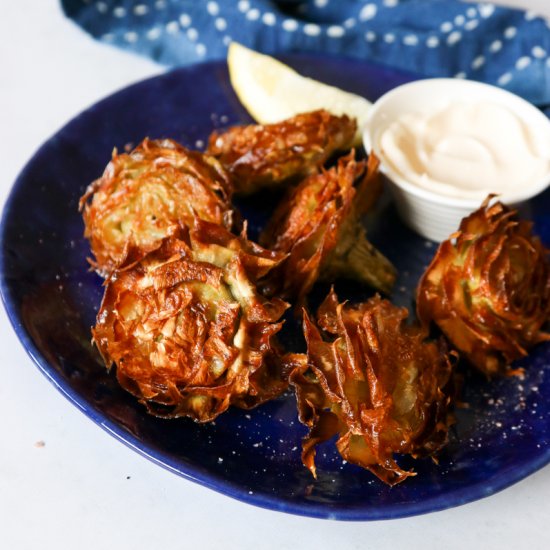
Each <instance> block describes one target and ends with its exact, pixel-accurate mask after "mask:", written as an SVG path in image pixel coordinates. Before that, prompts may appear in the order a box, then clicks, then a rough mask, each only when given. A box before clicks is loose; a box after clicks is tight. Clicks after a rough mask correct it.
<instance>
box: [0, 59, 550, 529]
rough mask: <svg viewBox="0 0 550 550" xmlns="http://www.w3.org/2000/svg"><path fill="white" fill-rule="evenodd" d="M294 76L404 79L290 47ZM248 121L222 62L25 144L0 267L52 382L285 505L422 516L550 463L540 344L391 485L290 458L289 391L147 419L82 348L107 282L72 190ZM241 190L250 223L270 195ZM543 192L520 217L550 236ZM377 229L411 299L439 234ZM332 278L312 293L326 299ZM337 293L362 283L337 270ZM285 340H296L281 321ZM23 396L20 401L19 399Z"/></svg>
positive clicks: (153, 441)
mask: <svg viewBox="0 0 550 550" xmlns="http://www.w3.org/2000/svg"><path fill="white" fill-rule="evenodd" d="M285 60H286V61H287V62H289V63H290V64H291V65H293V66H295V67H296V68H297V69H298V70H299V71H300V72H302V73H304V74H307V75H311V76H313V77H315V78H318V79H319V80H322V81H325V82H328V83H331V84H335V85H339V86H340V87H342V88H345V89H348V90H350V91H352V92H356V93H359V94H362V95H364V96H365V97H367V98H369V99H371V100H375V99H376V98H377V97H379V96H380V95H381V94H382V93H384V92H386V91H387V90H389V89H391V88H393V87H394V86H396V85H398V84H402V83H404V82H406V81H408V80H411V79H412V78H413V77H412V76H411V75H406V74H403V73H400V72H396V71H393V70H390V69H387V68H384V67H381V66H377V65H372V64H368V63H364V62H361V61H353V60H348V59H342V58H331V57H312V56H306V55H296V56H290V57H287V58H285ZM249 120H250V119H249V117H248V115H247V114H246V112H245V111H244V110H243V108H242V107H241V105H240V103H239V101H238V100H237V98H236V97H235V95H234V93H233V91H232V89H231V86H230V84H229V80H228V74H227V70H226V66H225V63H222V62H215V63H208V64H204V65H197V66H193V67H189V68H183V69H179V70H176V71H173V72H171V73H168V74H165V75H162V76H159V77H155V78H152V79H150V80H146V81H144V82H141V83H139V84H136V85H134V86H130V87H129V88H126V89H125V90H122V91H120V92H118V93H116V94H114V95H112V96H110V97H108V98H107V99H105V100H103V101H101V102H99V103H97V104H96V105H94V106H93V107H91V108H90V109H88V110H87V111H84V112H83V113H82V114H81V115H80V116H78V117H76V118H75V119H74V120H72V121H71V122H69V124H67V125H66V126H65V127H64V128H63V129H62V130H60V131H59V132H58V133H57V134H56V135H55V136H53V137H52V138H51V139H50V140H48V141H47V142H46V143H45V144H44V145H43V146H42V147H41V149H40V150H39V151H38V152H37V153H36V154H35V156H34V157H33V158H32V160H31V161H30V162H29V164H28V165H27V166H26V167H25V168H24V170H23V171H22V173H21V175H20V176H19V178H18V179H17V181H16V183H15V185H14V187H13V190H12V192H11V195H10V197H9V200H8V202H7V204H6V207H5V210H4V216H3V220H2V227H1V247H0V267H1V291H2V298H3V300H4V304H5V306H6V309H7V311H8V314H9V317H10V319H11V322H12V323H13V326H14V328H15V331H16V332H17V335H18V336H19V338H20V340H21V342H22V343H23V346H24V347H25V349H26V350H27V351H28V353H29V355H30V356H31V357H32V359H33V360H34V361H35V363H36V364H37V366H38V367H39V368H40V370H41V371H42V372H43V373H44V374H45V375H46V376H47V377H48V378H49V379H50V380H51V382H52V383H53V384H54V385H55V386H56V387H57V388H58V389H59V390H60V391H61V392H62V393H63V394H64V395H65V396H66V397H68V398H69V399H70V400H71V401H72V402H73V403H74V404H75V405H76V406H78V408H80V409H81V410H82V411H83V412H84V413H85V414H86V415H88V416H89V417H90V418H91V419H92V420H93V421H94V422H96V423H97V424H99V425H100V426H101V427H102V428H104V429H105V430H107V431H108V432H109V433H110V434H112V435H114V436H115V437H116V438H118V439H119V440H121V441H122V442H124V443H126V444H127V445H129V446H130V447H131V448H132V449H135V450H136V451H138V452H139V453H141V454H143V455H144V456H146V457H147V458H149V459H151V460H153V461H154V462H156V463H157V464H160V465H161V466H164V467H165V468H168V469H169V470H171V471H173V472H175V473H177V474H179V475H181V476H184V477H186V478H188V479H191V480H193V481H196V482H198V483H201V484H202V485H205V486H207V487H210V488H212V489H214V490H216V491H219V492H221V493H224V494H226V495H229V496H231V497H234V498H237V499H240V500H242V501H245V502H248V503H250V504H255V505H258V506H263V507H266V508H271V509H274V510H281V511H285V512H290V513H294V514H301V515H307V516H314V517H320V518H337V519H347V520H376V519H387V518H397V517H404V516H410V515H415V514H423V513H426V512H432V511H435V510H440V509H443V508H448V507H451V506H457V505H459V504H464V503H466V502H470V501H472V500H476V499H479V498H482V497H485V496H487V495H490V494H492V493H495V492H496V491H499V490H501V489H503V488H505V487H507V486H508V485H510V484H512V483H514V482H516V481H518V480H520V479H522V478H524V477H525V476H527V475H529V474H531V473H532V472H534V471H535V470H537V469H539V468H541V467H542V466H544V465H545V464H546V463H548V462H549V461H550V365H549V363H550V346H548V345H546V346H539V347H538V348H537V349H535V350H534V351H533V353H532V354H531V355H530V357H529V358H528V359H526V360H525V361H521V362H520V364H521V365H522V366H524V367H526V372H527V375H526V378H525V379H524V380H521V381H520V380H518V379H517V378H507V379H504V380H500V381H497V382H495V383H493V384H490V383H488V382H486V381H485V380H484V379H483V378H482V377H480V376H477V375H475V374H471V375H468V379H467V380H466V389H465V391H464V396H463V398H464V400H465V401H467V402H468V403H469V408H468V409H461V410H460V411H459V412H458V422H457V424H456V426H455V428H454V430H453V433H452V434H451V436H452V437H451V443H450V444H449V446H448V447H447V449H446V450H445V452H444V453H443V454H442V455H441V457H440V462H439V465H435V464H434V463H433V462H432V461H430V460H419V461H414V460H412V459H409V458H407V457H402V459H400V463H401V464H402V465H403V466H405V467H414V469H415V470H416V471H417V472H418V475H417V476H416V477H414V478H410V479H408V480H407V481H406V482H405V483H403V484H402V485H400V486H397V487H394V488H389V487H386V486H385V485H384V484H382V483H381V482H380V481H378V480H377V479H376V478H374V477H373V476H372V475H371V474H370V473H369V472H367V471H364V470H362V469H360V468H358V467H355V466H353V465H350V464H345V463H344V462H343V461H342V459H341V458H340V457H339V455H338V454H337V452H336V450H335V448H334V445H333V444H332V443H328V444H325V445H324V446H322V447H320V449H319V452H318V471H319V479H318V480H317V481H314V480H313V478H312V477H311V476H310V474H309V472H308V471H307V470H306V469H305V468H304V467H303V466H302V465H301V462H300V440H301V438H302V437H303V436H304V434H305V432H306V430H305V428H304V427H303V426H302V425H300V423H299V422H298V420H297V417H296V408H295V402H294V398H293V396H292V395H290V394H288V395H285V396H283V397H281V398H279V399H277V400H275V401H273V402H271V403H268V404H266V405H265V406H263V407H261V408H258V409H256V410H254V411H251V412H246V411H241V410H231V411H229V412H228V413H226V414H224V415H222V416H221V417H219V418H218V419H217V420H216V422H212V423H211V424H209V425H198V424H195V423H193V422H191V421H189V420H186V419H179V420H171V421H167V420H161V419H158V418H154V417H151V416H149V415H148V414H147V413H146V412H145V410H144V409H143V407H142V406H140V405H139V404H138V403H137V402H136V401H135V400H134V399H133V398H132V397H131V396H130V395H128V394H127V393H126V392H124V391H123V390H121V389H120V388H119V387H118V385H117V384H116V381H115V379H114V377H113V375H112V373H111V374H108V373H107V372H106V370H105V367H104V366H103V364H102V362H101V360H100V358H99V356H98V354H97V352H96V350H95V349H94V348H93V347H92V346H91V345H90V326H91V325H92V324H93V323H94V318H95V313H96V311H97V308H98V306H99V303H100V299H101V295H102V288H101V280H100V279H99V278H98V277H97V276H96V275H95V274H94V273H91V272H90V271H88V269H87V263H86V257H87V256H88V255H89V247H88V243H87V242H86V241H85V240H84V239H83V237H82V233H83V225H82V220H81V218H80V215H79V213H78V210H77V207H78V199H79V197H80V196H81V195H82V193H83V192H84V189H85V188H86V186H87V185H88V183H90V182H91V181H92V180H93V179H95V178H96V177H98V176H99V175H100V174H101V173H102V171H103V168H104V167H105V165H106V163H107V162H108V160H109V158H110V155H111V151H112V150H113V147H117V148H118V149H119V150H122V149H123V148H124V147H125V146H126V145H128V144H131V145H132V144H133V145H135V144H137V143H139V142H140V141H141V139H142V138H143V137H145V136H149V137H151V138H161V137H171V138H174V139H176V140H177V141H180V142H182V143H183V144H185V145H187V146H191V147H200V146H202V145H203V144H204V143H205V141H206V139H207V137H208V135H209V133H210V132H211V131H212V130H213V129H214V128H216V127H223V126H227V125H229V124H235V123H244V122H248V121H249ZM271 202H273V201H269V200H267V199H266V197H262V196H258V197H255V198H253V199H252V200H250V201H247V202H242V203H241V204H240V205H239V206H240V207H241V208H242V210H243V213H244V215H245V217H247V218H249V219H250V220H251V222H252V225H253V229H256V230H257V228H258V227H259V226H260V225H261V224H262V223H263V222H265V216H266V215H267V212H268V209H269V206H270V203H271ZM549 206H550V194H549V193H546V194H544V195H543V196H542V197H539V199H537V201H536V202H535V203H534V204H533V205H532V211H531V213H530V215H531V217H532V219H533V220H535V227H536V230H537V232H538V233H539V234H540V235H542V237H543V240H545V242H546V244H547V245H548V243H549V240H550V213H549V212H550V208H549ZM370 235H371V238H372V240H373V241H375V243H376V244H377V245H378V246H379V247H380V248H381V249H382V250H383V251H384V252H385V253H386V254H387V255H388V256H389V257H390V258H391V259H392V260H393V261H394V262H395V264H396V266H397V267H398V269H399V272H400V276H399V280H398V281H397V285H396V291H395V293H394V297H393V299H394V301H396V302H397V303H399V304H403V305H407V306H409V307H411V306H412V300H413V292H414V287H415V285H416V281H417V280H418V277H419V275H420V273H421V272H422V270H423V269H424V267H425V266H426V265H427V263H428V262H429V260H430V258H431V256H432V254H433V253H434V250H435V247H434V245H433V243H430V242H426V241H424V240H423V239H421V238H419V237H417V236H416V235H414V234H412V233H411V232H409V231H408V230H407V229H406V228H405V227H403V226H402V225H401V223H400V222H399V220H398V218H397V215H396V213H395V210H394V208H393V205H392V204H391V202H390V203H388V204H387V205H385V206H383V207H382V211H381V212H380V215H379V219H378V221H377V222H376V223H374V226H373V228H372V230H371V233H370ZM324 291H326V287H325V288H323V287H321V288H319V289H317V292H316V294H317V295H318V296H321V295H322V294H323V292H324ZM337 291H338V293H339V295H340V297H341V298H350V299H355V300H357V299H363V298H365V297H366V296H368V294H369V291H368V290H367V289H364V288H362V287H360V286H358V285H353V284H351V283H348V282H344V281H339V282H338V283H337ZM286 337H287V340H286V341H287V342H291V343H292V342H296V345H299V344H298V342H299V338H298V337H297V334H296V327H294V328H292V327H291V326H290V325H289V328H287V334H286ZM22 399H24V397H22Z"/></svg>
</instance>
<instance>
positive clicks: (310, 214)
mask: <svg viewBox="0 0 550 550" xmlns="http://www.w3.org/2000/svg"><path fill="white" fill-rule="evenodd" d="M377 174H378V160H377V159H376V158H375V157H374V155H372V156H371V157H370V159H369V162H368V166H367V163H365V162H364V161H359V162H358V161H356V160H355V158H354V152H353V151H352V152H351V153H350V154H349V155H348V156H346V157H343V158H341V159H339V161H338V164H337V166H335V167H333V168H331V169H329V170H324V171H323V172H321V173H320V174H315V175H313V176H310V177H309V178H307V179H305V180H304V181H303V182H302V183H300V185H298V186H297V187H296V188H295V189H292V190H291V191H290V192H289V194H288V196H287V198H286V199H285V200H283V202H282V203H281V204H280V205H279V207H278V208H277V210H276V211H275V213H274V215H273V217H272V219H271V220H270V222H269V224H268V226H267V228H266V229H265V231H264V232H263V234H262V237H261V242H262V244H263V245H264V246H266V247H268V248H270V249H272V250H275V251H277V252H281V253H284V254H287V255H288V257H287V259H286V260H285V261H284V262H283V263H282V264H281V266H279V267H278V268H277V269H275V270H274V271H273V272H272V275H271V276H270V278H269V284H268V286H267V288H266V291H267V292H268V294H273V295H275V294H276V295H281V296H282V297H283V298H285V299H291V300H292V299H295V298H297V302H298V304H302V303H303V302H304V300H305V297H306V295H307V294H308V293H309V291H310V290H311V288H312V287H313V285H314V283H315V281H317V280H318V279H319V278H325V279H333V278H335V277H338V276H345V277H349V278H355V279H357V280H359V281H362V282H366V283H367V284H369V285H371V286H374V287H375V288H377V289H380V290H382V291H384V292H389V291H390V290H391V287H392V285H393V282H394V280H395V269H394V268H393V266H392V265H391V263H390V262H389V261H388V260H387V259H386V258H385V257H384V256H383V255H382V254H380V252H378V251H377V250H376V249H375V248H374V247H373V246H372V244H371V243H370V242H369V241H368V240H367V238H366V233H365V229H364V227H363V225H362V224H361V221H360V216H361V214H362V213H364V212H365V210H366V209H368V208H370V207H372V205H373V204H374V202H375V197H376V196H377V194H378V192H379V180H378V176H377ZM357 181H359V184H358V185H357V187H356V186H354V184H355V183H356V182H357Z"/></svg>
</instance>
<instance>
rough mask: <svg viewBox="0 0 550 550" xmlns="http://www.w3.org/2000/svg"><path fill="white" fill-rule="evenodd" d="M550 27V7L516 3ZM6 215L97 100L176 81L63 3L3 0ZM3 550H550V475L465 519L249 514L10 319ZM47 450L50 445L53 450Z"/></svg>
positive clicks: (1, 415) (4, 389) (467, 512)
mask: <svg viewBox="0 0 550 550" xmlns="http://www.w3.org/2000/svg"><path fill="white" fill-rule="evenodd" d="M504 3H509V4H516V5H523V6H529V7H532V8H535V9H538V10H539V11H546V13H547V14H548V15H550V2H547V0H539V1H533V0H532V1H529V0H523V2H522V1H521V0H515V1H509V2H504ZM0 4H1V11H0V75H1V76H0V166H1V168H2V170H1V171H2V177H1V179H0V204H3V203H4V201H5V199H6V197H7V194H8V192H9V190H10V186H11V184H12V182H13V181H14V179H15V177H16V176H17V173H18V172H19V170H20V169H21V168H22V166H23V165H24V164H25V162H26V161H27V160H28V159H29V157H30V156H31V154H32V153H33V152H34V151H35V150H36V148H37V147H38V146H39V145H40V144H41V143H42V142H43V141H44V140H45V139H46V138H48V137H49V136H50V135H51V134H52V133H53V132H54V131H55V130H57V129H58V128H59V127H61V126H62V125H63V124H64V123H65V122H66V121H67V120H69V119H70V118H71V117H73V116H74V115H76V114H77V113H78V112H80V111H81V110H82V109H83V108H84V107H86V106H88V105H90V104H91V103H94V102H95V101H96V100H97V99H99V98H101V97H103V96H105V95H107V94H109V93H111V92H112V91H114V90H117V89H119V88H121V87H123V86H125V85H127V84H128V83H130V82H133V81H136V80H139V79H142V78H144V77H147V76H150V75H154V74H157V73H159V72H161V71H162V68H161V67H159V66H157V65H155V64H154V63H152V62H149V61H147V60H144V59H141V58H138V57H134V56H132V55H128V54H125V53H122V52H120V51H118V50H116V49H112V48H109V47H106V46H103V45H101V44H98V43H97V42H94V41H92V40H91V39H90V38H88V37H87V36H86V35H85V34H84V33H83V32H81V31H80V30H79V29H78V28H77V27H75V26H74V25H73V24H71V23H70V22H69V21H68V20H66V19H64V17H63V15H62V13H61V10H60V9H59V7H58V4H57V2H56V1H55V0H34V1H32V0H14V1H11V2H8V1H7V0H2V2H1V3H0ZM0 426H1V428H0V433H1V436H0V548H3V549H10V550H19V549H31V548H33V549H34V548H41V549H50V548H52V549H53V548H56V549H59V550H63V549H68V548H75V549H81V550H85V549H94V550H98V549H103V548H109V549H111V548H116V549H117V550H125V549H132V550H136V549H137V550H139V549H142V548H148V549H159V548H176V549H179V548H186V549H187V548H201V549H202V548H204V549H206V550H209V549H211V548H224V549H232V548H235V549H240V550H247V549H258V548H261V549H275V548H276V549H278V550H283V549H290V548H301V549H304V550H305V549H309V548H311V549H313V548H315V549H321V548H339V549H348V548H349V549H353V548H357V549H359V548H361V549H363V548H369V549H370V548H376V549H377V550H385V549H392V550H394V549H400V548H407V549H416V548H422V549H426V550H429V549H432V548H434V549H435V548H444V549H455V548H456V549H459V548H460V549H461V550H462V549H464V548H484V549H487V550H490V549H497V548H498V549H499V550H501V549H503V548H517V549H524V548H529V549H542V548H550V534H549V523H550V498H549V497H550V467H546V468H544V469H543V470H541V471H539V472H537V473H536V474H534V475H532V476H530V477H529V478H527V479H525V480H523V481H522V482H520V483H518V484H516V485H514V486H513V487H510V488H509V489H507V490H505V491H503V492H501V493H499V494H497V495H494V496H492V497H490V498H486V499H484V500H481V501H477V502H474V503H471V504H468V505H465V506H462V507H459V508H454V509H451V510H447V511H443V512H438V513H434V514H429V515H425V516H420V517H414V518H409V519H402V520H394V521H387V522H372V523H345V522H334V521H324V520H314V519H308V518H301V517H295V516H291V515H287V514H283V513H277V512H271V511H268V510H263V509H259V508H255V507H253V506H250V505H247V504H242V503H240V502H237V501H235V500H232V499H230V498H228V497H225V496H222V495H220V494H218V493H215V492H213V491H211V490H208V489H205V488H203V487H201V486H199V485H196V484H194V483H192V482H190V481H187V480H184V479H182V478H180V477H177V476H175V475H174V474H172V473H169V472H168V471H166V470H164V469H162V468H160V467H158V466H156V465H154V464H153V463H151V462H149V461H148V460H146V459H145V458H143V457H141V456H139V455H138V454H136V453H135V452H133V451H131V450H130V449H128V448H127V447H126V446H124V445H122V444H121V443H119V442H118V441H116V440H115V439H114V438H112V437H110V436H109V435H108V434H107V433H105V432H104V431H103V430H101V429H100V428H98V427H97V426H96V425H95V424H93V423H92V422H91V421H90V420H88V418H87V417H85V416H84V415H83V414H82V413H81V412H80V411H79V410H77V409H76V408H75V407H74V406H73V405H71V404H70V403H69V402H68V401H67V400H66V399H64V398H63V397H62V396H61V394H60V393H58V391H57V390H56V389H55V388H54V387H53V386H52V385H51V384H50V383H49V382H48V381H47V380H46V378H45V377H44V376H43V375H42V374H41V373H40V372H39V371H38V369H37V368H36V367H35V366H34V364H33V363H32V361H31V360H30V359H29V357H28V356H27V355H26V353H25V351H24V350H23V348H22V346H21V345H20V343H19V342H18V340H17V338H16V336H15V333H14V332H13V330H12V328H11V325H10V323H9V321H8V319H7V317H6V314H5V312H4V310H3V308H2V309H1V311H0ZM39 442H43V445H41V444H40V443H39Z"/></svg>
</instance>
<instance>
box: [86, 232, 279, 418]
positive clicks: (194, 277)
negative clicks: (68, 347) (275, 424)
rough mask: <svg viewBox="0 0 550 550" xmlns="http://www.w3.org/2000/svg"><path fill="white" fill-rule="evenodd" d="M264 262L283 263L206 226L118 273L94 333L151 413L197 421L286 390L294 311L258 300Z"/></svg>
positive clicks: (108, 359)
mask: <svg viewBox="0 0 550 550" xmlns="http://www.w3.org/2000/svg"><path fill="white" fill-rule="evenodd" d="M213 233H215V236H216V239H215V242H211V239H210V238H209V237H210V236H211V235H212V234H213ZM256 254H257V255H256ZM254 258H256V260H257V264H258V265H257V266H254V265H253V263H254ZM266 261H271V262H273V263H276V261H277V257H276V255H274V254H273V253H272V252H269V251H263V250H261V249H260V247H258V246H257V245H251V244H250V243H248V242H247V241H246V240H245V239H244V237H235V236H234V235H232V234H231V233H229V232H227V231H225V230H223V229H222V228H220V227H219V226H215V225H214V224H209V223H207V222H200V223H198V224H197V226H196V227H195V228H194V229H192V230H188V229H181V230H180V231H179V233H178V234H177V235H174V236H172V237H168V238H166V239H164V240H163V241H162V243H161V246H159V247H158V248H157V249H156V250H155V251H154V252H151V253H150V254H148V255H147V256H146V257H145V258H143V259H142V260H141V261H140V262H138V263H137V264H134V265H131V266H128V267H126V268H125V269H121V270H118V271H116V272H115V273H114V274H113V275H112V276H111V277H110V279H109V280H108V281H107V283H106V290H105V295H104V298H103V302H102V304H101V308H100V311H99V313H98V316H97V323H96V326H95V327H94V328H93V330H92V332H93V339H94V342H95V343H96V345H97V347H98V348H99V350H100V352H101V354H102V356H103V358H104V360H105V363H106V364H107V365H108V366H109V365H112V364H114V365H116V375H117V378H118V380H119V382H120V384H121V385H122V386H123V387H124V388H125V389H126V390H128V391H129V392H131V393H132V394H134V395H135V396H136V397H138V398H139V400H140V401H141V402H142V403H144V404H145V405H146V406H147V407H148V409H149V411H150V412H152V413H153V414H157V415H160V416H165V417H178V416H189V417H191V418H193V419H195V420H197V421H199V422H207V421H210V420H213V419H214V418H216V416H218V415H219V414H221V413H222V412H224V411H225V410H226V409H227V408H228V407H229V406H230V405H232V404H234V405H237V406H240V407H244V408H250V407H253V406H255V405H258V404H260V403H262V402H264V401H266V400H268V399H271V398H273V397H275V396H277V395H279V394H280V393H281V392H282V391H284V389H285V388H286V387H287V385H288V380H287V378H288V377H287V376H286V375H285V371H284V370H283V366H282V362H281V360H280V353H279V349H278V347H277V344H276V342H275V335H276V333H277V332H278V331H279V330H280V328H281V326H282V322H281V321H280V319H281V316H282V315H283V313H284V311H285V309H286V308H287V307H288V304H286V303H285V302H283V301H282V300H280V299H273V300H271V301H269V300H267V299H265V298H264V297H262V296H261V295H260V294H259V293H258V292H257V290H256V277H257V275H258V274H261V273H262V272H263V271H264V270H265V269H266Z"/></svg>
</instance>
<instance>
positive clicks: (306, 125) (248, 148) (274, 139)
mask: <svg viewBox="0 0 550 550" xmlns="http://www.w3.org/2000/svg"><path fill="white" fill-rule="evenodd" d="M356 126H357V124H356V122H355V120H352V119H350V118H349V117H347V116H345V115H344V116H335V115H331V114H330V113H329V112H327V111H323V110H320V111H313V112H311V113H304V114H299V115H297V116H295V117H292V118H289V119H288V120H285V121H283V122H279V123H276V124H268V125H263V126H262V125H250V126H235V127H233V128H230V129H229V130H227V131H225V132H223V133H219V132H214V133H213V134H212V135H211V136H210V139H209V143H208V149H207V152H208V154H210V155H212V156H214V157H216V158H217V159H219V161H220V162H221V163H222V165H223V166H224V167H225V168H226V169H227V170H228V171H229V173H230V174H231V175H232V176H233V180H234V184H235V192H237V193H241V194H250V193H254V192H255V191H258V190H259V189H262V188H265V187H274V186H277V185H280V184H281V183H284V182H288V181H296V180H299V179H301V178H303V177H305V176H308V175H310V174H313V173H316V172H317V171H318V169H319V167H320V166H322V165H323V163H324V162H325V161H326V160H327V159H328V158H330V157H331V156H332V155H333V154H334V153H335V152H336V151H341V150H346V149H349V148H350V147H351V146H352V143H353V138H354V135H355V131H356Z"/></svg>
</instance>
